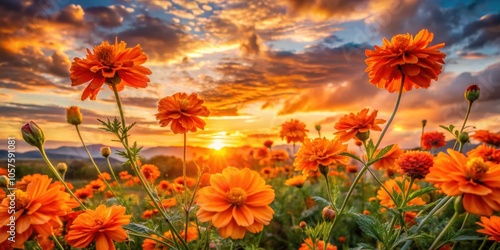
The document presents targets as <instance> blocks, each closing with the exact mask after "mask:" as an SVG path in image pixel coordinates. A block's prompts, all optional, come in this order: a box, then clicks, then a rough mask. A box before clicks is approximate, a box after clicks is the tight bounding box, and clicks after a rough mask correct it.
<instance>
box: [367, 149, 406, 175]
mask: <svg viewBox="0 0 500 250" xmlns="http://www.w3.org/2000/svg"><path fill="white" fill-rule="evenodd" d="M379 152H380V150H377V151H376V152H375V153H374V154H373V155H375V156H376V155H378V153H379ZM403 153H404V151H403V150H401V149H400V148H399V145H398V144H394V145H393V146H392V148H391V150H389V152H387V153H386V154H385V155H384V156H383V157H382V158H381V159H380V160H378V161H377V162H375V163H374V164H373V168H374V169H384V170H385V171H386V173H387V176H393V175H394V174H395V173H397V172H399V171H400V169H399V167H398V165H396V160H397V159H398V158H399V157H401V155H403Z"/></svg>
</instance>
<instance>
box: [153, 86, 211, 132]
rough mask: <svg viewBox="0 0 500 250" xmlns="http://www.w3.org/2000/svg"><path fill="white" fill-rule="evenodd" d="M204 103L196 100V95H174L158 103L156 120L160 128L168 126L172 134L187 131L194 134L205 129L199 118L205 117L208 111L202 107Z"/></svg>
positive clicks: (199, 99) (198, 99) (203, 122)
mask: <svg viewBox="0 0 500 250" xmlns="http://www.w3.org/2000/svg"><path fill="white" fill-rule="evenodd" d="M203 103H204V101H203V100H202V99H201V98H198V95H197V94H196V93H192V94H190V95H188V94H186V93H175V94H174V95H172V96H167V97H164V98H162V99H160V101H159V102H158V113H157V114H156V120H159V121H160V126H162V127H165V126H168V125H169V124H171V125H170V129H171V130H172V132H174V134H184V133H187V132H188V131H191V132H196V130H197V129H201V130H203V129H205V124H206V123H205V121H203V120H202V119H201V118H200V117H199V116H204V117H207V116H208V115H209V114H210V111H209V110H208V108H207V107H206V106H203Z"/></svg>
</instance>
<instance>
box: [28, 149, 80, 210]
mask: <svg viewBox="0 0 500 250" xmlns="http://www.w3.org/2000/svg"><path fill="white" fill-rule="evenodd" d="M38 149H39V150H40V154H42V158H43V160H45V163H47V165H48V166H49V168H50V170H52V172H53V173H54V175H55V176H56V178H57V179H58V180H59V181H60V182H61V183H62V184H63V186H64V187H65V188H66V191H67V192H68V193H69V194H70V195H71V196H72V197H73V198H74V199H75V200H76V201H77V202H78V204H80V207H82V209H83V210H87V207H85V205H83V203H82V201H80V199H78V197H76V195H75V194H74V193H73V191H71V189H70V188H69V187H68V185H67V184H66V182H64V180H63V178H62V177H61V176H60V175H59V172H57V169H56V168H55V167H54V165H52V163H51V162H50V160H49V158H48V157H47V154H46V153H45V149H44V148H43V146H42V147H40V148H38Z"/></svg>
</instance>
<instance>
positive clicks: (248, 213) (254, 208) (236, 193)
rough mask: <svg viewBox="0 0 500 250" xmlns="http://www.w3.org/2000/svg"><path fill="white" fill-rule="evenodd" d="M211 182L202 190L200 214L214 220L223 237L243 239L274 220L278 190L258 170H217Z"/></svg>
mask: <svg viewBox="0 0 500 250" xmlns="http://www.w3.org/2000/svg"><path fill="white" fill-rule="evenodd" d="M210 184H211V186H208V187H203V188H201V189H200V190H199V192H198V196H197V204H198V205H199V206H200V209H199V210H198V212H197V213H196V216H197V217H198V220H200V221H201V222H207V221H211V222H212V224H213V225H214V226H215V227H216V228H217V229H218V231H219V234H220V235H221V236H222V237H223V238H228V237H231V238H232V239H242V238H243V237H244V236H245V233H246V231H249V232H251V233H258V232H260V231H262V229H263V228H264V225H268V224H269V223H270V222H271V219H272V218H273V215H274V211H273V209H272V208H271V207H270V206H269V204H270V203H271V202H273V200H274V190H273V189H272V187H271V186H269V185H266V182H265V181H264V179H263V178H262V177H260V176H259V173H257V172H256V171H253V170H250V169H248V168H244V169H241V170H240V169H237V168H235V167H227V168H225V169H224V170H222V173H217V174H213V175H212V176H211V177H210Z"/></svg>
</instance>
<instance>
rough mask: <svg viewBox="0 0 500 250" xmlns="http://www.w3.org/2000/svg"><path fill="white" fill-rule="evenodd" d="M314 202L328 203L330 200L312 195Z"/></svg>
mask: <svg viewBox="0 0 500 250" xmlns="http://www.w3.org/2000/svg"><path fill="white" fill-rule="evenodd" d="M311 198H312V199H313V200H314V201H315V202H319V203H323V204H325V205H330V202H329V201H328V200H326V199H325V198H323V197H319V196H313V197H311Z"/></svg>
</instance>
